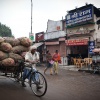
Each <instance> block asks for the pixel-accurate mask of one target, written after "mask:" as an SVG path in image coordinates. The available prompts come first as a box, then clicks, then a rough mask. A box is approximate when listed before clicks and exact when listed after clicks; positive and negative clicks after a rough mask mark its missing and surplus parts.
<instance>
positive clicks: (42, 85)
mask: <svg viewBox="0 0 100 100" xmlns="http://www.w3.org/2000/svg"><path fill="white" fill-rule="evenodd" d="M30 87H31V89H32V92H33V93H34V94H35V95H36V96H38V97H41V96H43V95H45V93H46V91H47V81H46V79H45V77H44V76H43V75H42V74H41V73H40V72H38V71H36V72H33V73H32V74H31V77H30Z"/></svg>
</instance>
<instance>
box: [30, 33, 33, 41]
mask: <svg viewBox="0 0 100 100" xmlns="http://www.w3.org/2000/svg"><path fill="white" fill-rule="evenodd" d="M29 38H30V39H31V40H32V41H33V40H34V34H31V33H30V34H29Z"/></svg>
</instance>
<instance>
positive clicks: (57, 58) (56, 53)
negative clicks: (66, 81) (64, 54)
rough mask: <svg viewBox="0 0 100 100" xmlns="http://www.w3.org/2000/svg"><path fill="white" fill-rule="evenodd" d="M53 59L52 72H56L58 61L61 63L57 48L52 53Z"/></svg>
mask: <svg viewBox="0 0 100 100" xmlns="http://www.w3.org/2000/svg"><path fill="white" fill-rule="evenodd" d="M53 60H54V64H53V68H54V73H55V74H58V65H59V63H61V57H60V54H59V52H58V50H56V51H55V53H54V54H53Z"/></svg>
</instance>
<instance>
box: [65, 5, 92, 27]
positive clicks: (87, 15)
mask: <svg viewBox="0 0 100 100" xmlns="http://www.w3.org/2000/svg"><path fill="white" fill-rule="evenodd" d="M92 19H93V9H92V6H91V7H88V8H84V9H82V10H77V11H76V12H73V13H69V14H67V16H66V25H67V26H71V25H75V24H79V23H81V22H86V21H89V20H92Z"/></svg>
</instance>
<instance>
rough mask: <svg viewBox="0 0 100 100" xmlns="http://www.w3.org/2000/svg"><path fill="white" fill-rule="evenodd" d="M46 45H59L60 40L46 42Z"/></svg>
mask: <svg viewBox="0 0 100 100" xmlns="http://www.w3.org/2000/svg"><path fill="white" fill-rule="evenodd" d="M45 45H59V42H58V41H55V42H45Z"/></svg>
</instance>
